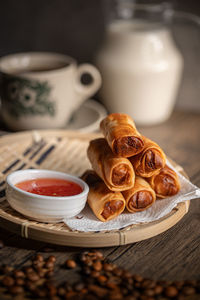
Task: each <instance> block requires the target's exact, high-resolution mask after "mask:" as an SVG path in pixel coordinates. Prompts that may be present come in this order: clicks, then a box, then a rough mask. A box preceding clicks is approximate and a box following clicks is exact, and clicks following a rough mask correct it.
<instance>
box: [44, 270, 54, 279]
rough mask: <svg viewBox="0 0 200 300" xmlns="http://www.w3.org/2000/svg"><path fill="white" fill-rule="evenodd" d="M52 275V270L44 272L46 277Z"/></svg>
mask: <svg viewBox="0 0 200 300" xmlns="http://www.w3.org/2000/svg"><path fill="white" fill-rule="evenodd" d="M53 275H54V272H53V271H51V270H50V271H47V272H46V278H51V277H52V276H53Z"/></svg>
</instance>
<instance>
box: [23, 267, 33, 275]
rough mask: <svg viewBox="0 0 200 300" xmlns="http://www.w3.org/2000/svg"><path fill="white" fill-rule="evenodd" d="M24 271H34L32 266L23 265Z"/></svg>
mask: <svg viewBox="0 0 200 300" xmlns="http://www.w3.org/2000/svg"><path fill="white" fill-rule="evenodd" d="M24 272H25V273H26V274H28V273H32V272H34V270H33V268H32V267H25V268H24Z"/></svg>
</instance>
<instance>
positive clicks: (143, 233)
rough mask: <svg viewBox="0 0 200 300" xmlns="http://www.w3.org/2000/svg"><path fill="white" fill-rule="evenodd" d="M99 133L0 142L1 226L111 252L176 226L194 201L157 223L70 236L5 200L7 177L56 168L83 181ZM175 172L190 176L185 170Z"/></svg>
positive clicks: (43, 133)
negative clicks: (92, 142) (89, 150)
mask: <svg viewBox="0 0 200 300" xmlns="http://www.w3.org/2000/svg"><path fill="white" fill-rule="evenodd" d="M97 136H99V135H98V134H83V133H78V132H70V131H66V130H40V131H27V132H22V133H14V134H9V135H6V136H2V137H0V226H1V227H3V228H6V229H7V230H9V231H12V232H14V233H17V234H19V235H21V236H22V237H25V238H30V239H35V240H40V241H43V242H48V243H53V244H58V245H66V246H75V247H109V246H119V245H125V244H129V243H134V242H138V241H141V240H144V239H148V238H151V237H153V236H156V235H158V234H160V233H162V232H164V231H166V230H167V229H169V228H171V227H172V226H174V225H175V224H176V223H177V222H178V221H180V220H181V219H182V218H183V216H184V215H185V214H186V213H187V211H188V207H189V201H188V202H184V203H179V204H178V205H177V206H176V208H175V209H173V211H172V212H171V213H170V214H168V215H167V216H165V217H163V218H161V219H160V220H158V221H154V222H150V223H147V224H137V225H131V226H127V227H126V228H123V229H121V230H113V231H106V232H88V233H87V232H79V231H71V230H70V229H69V228H68V227H67V225H65V224H64V223H57V224H53V223H52V224H50V223H48V224H47V223H39V222H36V221H32V220H29V219H27V218H26V217H25V216H23V215H21V214H19V213H17V212H16V211H15V210H13V209H12V208H11V207H10V206H9V204H8V202H7V201H6V197H5V179H6V176H7V175H8V174H9V173H10V172H13V171H15V170H20V169H28V168H41V169H52V170H56V171H62V172H67V173H70V174H74V175H77V176H80V175H81V174H82V173H83V172H84V171H85V170H86V169H87V168H88V167H89V166H90V164H89V161H88V159H87V155H86V149H87V146H88V142H89V140H91V139H92V138H95V137H97ZM174 165H175V167H176V169H177V170H178V171H180V172H181V173H182V174H183V175H184V176H186V177H187V175H186V174H185V172H184V171H183V169H182V167H180V166H178V165H177V164H175V163H174Z"/></svg>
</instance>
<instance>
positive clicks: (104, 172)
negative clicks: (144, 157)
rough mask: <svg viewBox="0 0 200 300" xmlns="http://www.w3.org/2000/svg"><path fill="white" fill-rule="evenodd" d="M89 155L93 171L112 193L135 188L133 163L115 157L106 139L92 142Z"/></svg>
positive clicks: (123, 158)
mask: <svg viewBox="0 0 200 300" xmlns="http://www.w3.org/2000/svg"><path fill="white" fill-rule="evenodd" d="M87 153H88V158H89V160H90V162H91V164H92V167H93V169H94V170H95V172H96V173H97V174H98V175H99V176H100V177H101V179H103V181H104V182H105V184H106V185H107V187H108V188H109V189H110V190H111V191H124V190H127V189H130V188H131V187H133V186H134V182H135V172H134V169H133V166H132V164H131V162H130V161H129V160H128V159H127V158H125V157H117V156H116V155H114V154H113V152H112V151H111V149H110V147H109V146H108V143H107V142H106V140H105V139H104V138H99V139H95V140H92V141H91V142H90V144H89V147H88V151H87Z"/></svg>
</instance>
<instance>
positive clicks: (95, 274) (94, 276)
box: [90, 270, 100, 278]
mask: <svg viewBox="0 0 200 300" xmlns="http://www.w3.org/2000/svg"><path fill="white" fill-rule="evenodd" d="M90 276H91V277H93V278H97V277H99V276H100V272H98V271H95V270H93V271H91V273H90Z"/></svg>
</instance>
